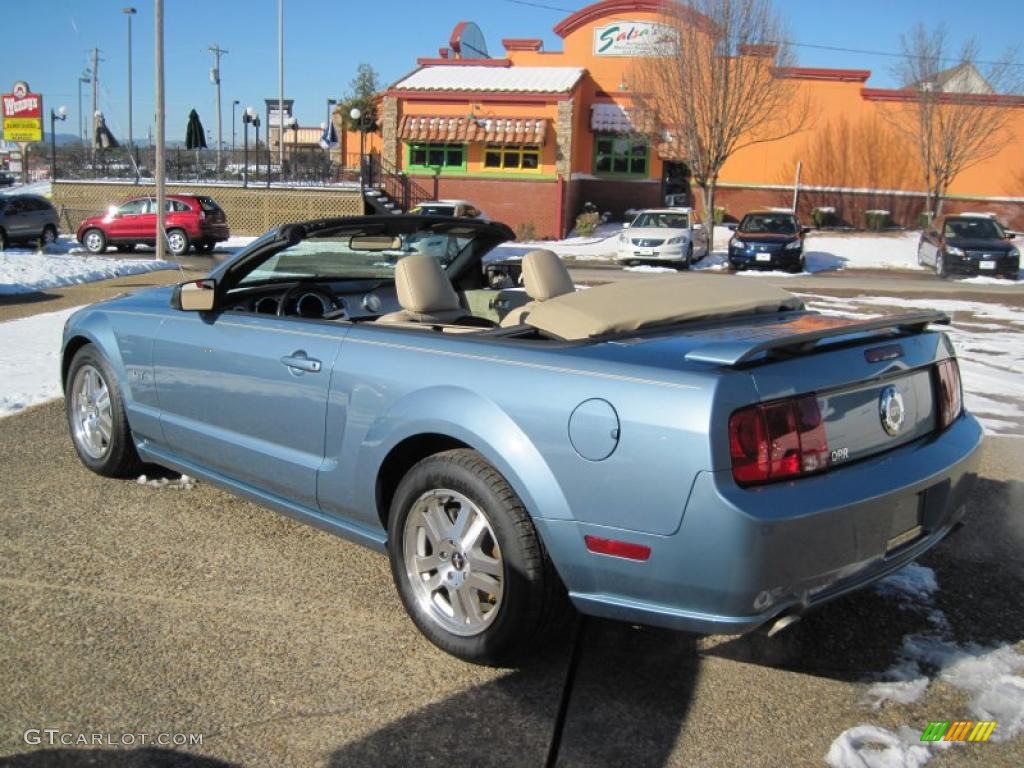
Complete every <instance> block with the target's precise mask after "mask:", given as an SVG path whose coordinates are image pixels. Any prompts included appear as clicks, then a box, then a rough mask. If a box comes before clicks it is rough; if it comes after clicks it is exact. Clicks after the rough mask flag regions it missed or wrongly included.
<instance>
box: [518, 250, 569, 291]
mask: <svg viewBox="0 0 1024 768" xmlns="http://www.w3.org/2000/svg"><path fill="white" fill-rule="evenodd" d="M523 285H524V286H525V287H526V294H527V295H528V296H529V297H530V298H531V299H533V300H534V301H547V300H548V299H553V298H554V297H555V296H561V295H562V294H564V293H572V292H573V291H575V290H576V286H575V285H573V282H572V278H571V277H569V270H567V269H566V268H565V264H563V263H562V260H561V259H560V258H558V255H557V254H556V253H555V252H554V251H547V250H544V249H543V248H538V249H536V250H533V251H530V252H529V253H528V254H526V255H525V256H524V257H523Z"/></svg>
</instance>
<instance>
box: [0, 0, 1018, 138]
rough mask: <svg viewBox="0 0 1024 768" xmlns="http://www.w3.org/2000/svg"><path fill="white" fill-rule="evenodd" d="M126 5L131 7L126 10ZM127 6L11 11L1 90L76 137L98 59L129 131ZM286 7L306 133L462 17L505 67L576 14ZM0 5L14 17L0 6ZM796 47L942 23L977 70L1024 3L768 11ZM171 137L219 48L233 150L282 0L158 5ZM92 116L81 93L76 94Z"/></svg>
mask: <svg viewBox="0 0 1024 768" xmlns="http://www.w3.org/2000/svg"><path fill="white" fill-rule="evenodd" d="M128 2H131V0H128ZM128 2H125V0H119V1H117V2H111V1H110V0H35V1H34V2H19V3H16V5H17V11H16V13H12V11H13V10H14V9H13V7H12V8H11V9H10V10H8V11H7V13H6V14H4V15H5V16H6V19H5V21H10V20H11V19H12V16H17V20H18V25H19V28H20V29H21V30H24V32H21V33H18V32H13V33H12V30H11V29H10V28H9V27H8V25H7V24H4V26H5V27H7V29H5V33H4V42H3V44H2V45H0V88H2V89H3V90H4V91H6V90H7V89H8V88H10V85H11V84H12V83H13V82H14V81H15V80H17V79H23V80H27V81H28V82H29V84H30V85H31V86H32V88H33V90H35V91H39V92H42V93H43V95H44V98H45V104H46V106H47V107H53V106H58V105H59V104H66V105H67V107H68V109H69V111H70V115H69V120H68V122H67V123H66V124H65V126H63V127H61V128H58V131H60V132H67V133H74V132H75V130H76V128H77V101H78V97H77V86H76V82H75V79H76V76H77V75H78V74H79V73H80V72H81V70H82V69H83V68H84V67H85V66H86V65H87V63H88V57H89V50H90V49H91V48H92V47H93V46H97V47H99V48H100V49H101V57H102V59H103V61H101V63H100V96H99V104H100V108H101V109H102V110H103V111H104V113H105V114H106V116H107V123H108V125H109V126H110V127H111V128H112V130H113V131H114V133H115V135H116V136H118V138H123V137H124V136H125V135H126V133H127V52H126V48H127V45H126V41H127V21H126V17H125V16H124V15H123V14H122V13H121V9H122V8H123V7H124V6H125V5H127V4H128ZM530 2H535V5H531V4H529V3H518V2H512V1H511V0H477V2H472V3H471V2H465V1H464V0H376V1H375V2H374V1H371V2H357V1H356V0H331V1H330V2H324V1H323V0H285V57H286V61H285V97H286V98H293V99H295V114H296V116H297V117H298V119H299V121H300V123H302V124H303V125H315V124H318V123H319V122H320V121H322V120H323V119H325V113H326V99H327V98H328V97H337V96H339V95H340V94H341V93H342V92H343V91H345V90H346V89H347V87H348V83H349V81H350V80H351V78H352V75H353V73H354V70H355V68H356V65H357V64H359V63H360V62H362V61H366V62H370V63H371V64H373V66H374V67H375V68H376V69H377V71H378V72H380V74H381V76H382V79H383V80H384V81H385V82H388V81H391V80H394V79H396V78H398V77H400V76H402V75H403V74H405V73H406V72H408V71H410V70H411V69H413V68H414V67H415V65H416V58H417V57H418V56H433V55H436V53H437V49H438V47H439V46H442V45H445V44H446V43H447V40H448V37H449V35H450V33H451V30H452V27H453V26H454V25H455V24H456V22H458V21H459V20H461V19H469V20H473V21H476V22H477V23H479V24H480V26H481V27H482V29H483V32H484V35H485V36H486V39H487V42H488V44H489V46H490V49H491V53H492V55H493V54H498V55H500V54H501V52H502V48H501V44H500V41H501V38H502V37H541V38H543V39H544V43H545V48H546V49H548V50H558V49H559V48H560V47H561V45H560V43H561V40H560V39H559V38H558V37H557V36H556V35H555V34H554V33H553V32H552V31H551V28H552V27H553V26H554V25H555V24H556V23H558V22H559V21H560V20H561V19H562V18H563V17H564V16H565V15H567V14H566V13H565V12H563V11H561V10H552V9H550V8H543V7H536V6H538V5H539V6H551V7H553V8H565V9H576V8H580V7H583V5H585V4H586V3H582V2H578V1H575V0H530ZM4 3H5V5H7V4H10V5H11V6H13V5H15V3H13V2H12V0H4ZM776 3H777V6H778V7H779V8H780V10H781V11H782V12H783V14H784V15H785V16H786V18H787V20H788V23H789V26H790V29H791V30H792V35H793V39H794V41H796V42H798V43H801V44H805V45H808V46H810V45H820V46H831V47H836V48H856V49H864V50H870V51H881V52H896V51H898V50H899V35H900V32H901V31H903V30H905V29H908V28H909V27H911V26H912V25H913V24H914V23H916V22H917V21H918V20H919V19H925V20H926V21H928V22H936V21H944V22H945V23H946V24H947V26H948V27H949V29H950V31H951V32H952V34H953V36H954V38H956V39H957V40H958V41H959V40H960V39H961V38H962V37H967V36H970V35H974V36H976V37H977V38H978V39H979V40H980V41H981V43H982V53H983V56H984V57H985V58H998V57H999V56H1000V55H1001V54H1002V53H1003V52H1004V51H1005V50H1006V49H1007V47H1009V46H1016V45H1018V44H1020V43H1021V42H1022V41H1024V3H1022V2H1021V0H973V2H970V3H965V2H963V0H929V1H928V2H922V1H921V0H858V2H850V1H849V0H844V1H843V2H838V1H836V0H819V2H809V0H776ZM135 5H136V7H137V8H138V14H137V15H136V16H135V17H134V21H133V47H134V54H133V58H134V124H135V135H136V137H137V138H141V139H143V140H144V139H145V136H146V129H147V126H148V125H151V123H152V114H153V106H154V101H153V3H152V0H135ZM164 5H165V17H166V19H165V23H166V26H165V48H166V52H165V56H166V88H167V110H168V120H167V131H168V134H169V138H171V139H175V138H177V137H178V134H181V138H183V137H184V133H185V122H186V118H187V115H188V111H189V109H191V108H192V107H195V108H196V109H197V110H198V111H199V114H200V116H201V118H202V120H203V123H204V125H205V126H206V128H207V129H208V130H210V131H213V130H214V127H215V124H216V117H215V114H216V113H215V107H214V103H215V98H214V87H213V86H212V85H211V84H210V81H209V75H208V71H209V68H210V66H211V63H212V57H211V55H210V54H209V53H205V52H204V51H206V50H207V49H208V48H209V46H210V45H211V44H212V43H218V44H219V45H220V46H221V47H223V48H226V49H228V50H229V51H230V53H229V54H228V55H226V56H224V57H223V60H222V64H221V73H222V104H223V110H224V139H225V141H226V142H228V141H230V136H231V134H230V126H229V123H230V119H231V101H232V100H233V99H239V100H240V101H241V102H242V106H244V105H246V104H253V105H254V106H258V107H262V104H263V99H264V98H266V97H272V96H276V94H277V0H165V3H164ZM796 52H797V56H798V58H799V63H800V64H801V65H802V66H821V67H850V68H862V69H870V70H872V71H873V74H872V77H871V80H870V81H869V85H872V86H878V87H887V86H892V85H893V84H894V83H893V79H892V76H891V74H890V70H891V67H892V62H893V59H891V58H888V57H885V56H877V55H869V54H861V53H846V52H840V51H831V50H821V49H818V48H813V47H797V48H796ZM83 105H84V109H85V111H86V114H88V109H89V88H88V86H83Z"/></svg>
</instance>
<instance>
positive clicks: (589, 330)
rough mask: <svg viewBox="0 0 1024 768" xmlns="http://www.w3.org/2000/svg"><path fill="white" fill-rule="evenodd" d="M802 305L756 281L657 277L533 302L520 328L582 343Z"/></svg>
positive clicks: (783, 293) (702, 277)
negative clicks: (676, 324) (599, 338)
mask: <svg viewBox="0 0 1024 768" xmlns="http://www.w3.org/2000/svg"><path fill="white" fill-rule="evenodd" d="M803 306H804V304H803V301H801V300H800V299H799V298H797V297H796V296H794V295H793V294H791V293H789V292H788V291H784V290H782V289H781V288H775V287H773V286H771V285H765V284H764V283H763V282H762V281H761V280H756V279H742V278H732V279H730V278H727V277H717V276H714V275H693V274H688V275H659V276H657V277H654V276H652V277H643V278H639V279H636V280H622V281H620V282H615V283H608V284H607V285H600V286H598V287H596V288H590V289H588V290H585V291H576V292H575V293H567V294H564V295H562V296H556V297H554V298H552V299H548V300H547V301H543V302H540V303H538V304H537V305H536V306H535V307H534V308H533V309H532V310H531V311H530V313H529V314H528V315H527V316H526V318H525V323H526V324H527V325H529V326H530V327H532V328H536V329H537V330H538V331H543V332H544V333H548V334H551V335H552V336H557V337H559V338H562V339H587V338H593V337H595V336H605V335H608V334H613V333H628V332H630V331H638V330H642V329H644V328H651V327H654V326H663V325H669V324H672V323H680V322H684V321H692V320H703V319H713V318H716V317H728V316H730V315H747V314H753V313H758V312H778V311H779V310H783V309H803Z"/></svg>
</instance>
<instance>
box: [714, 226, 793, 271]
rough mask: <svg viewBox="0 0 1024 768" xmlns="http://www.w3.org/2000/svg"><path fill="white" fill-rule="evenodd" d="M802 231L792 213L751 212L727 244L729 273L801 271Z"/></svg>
mask: <svg viewBox="0 0 1024 768" xmlns="http://www.w3.org/2000/svg"><path fill="white" fill-rule="evenodd" d="M810 231H811V230H810V229H809V228H808V227H803V226H801V225H800V222H799V221H798V220H797V218H796V216H795V215H794V214H793V212H792V211H752V212H751V213H748V214H747V215H746V216H744V217H743V218H742V219H741V220H740V223H739V225H738V226H737V227H736V234H734V235H733V236H732V238H730V240H729V255H728V259H729V269H734V270H738V269H785V270H787V271H789V272H803V271H804V235H806V234H807V233H808V232H810Z"/></svg>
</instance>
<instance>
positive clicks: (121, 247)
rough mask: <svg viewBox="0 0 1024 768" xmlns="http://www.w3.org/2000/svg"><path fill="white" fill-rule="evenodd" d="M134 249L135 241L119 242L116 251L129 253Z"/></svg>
mask: <svg viewBox="0 0 1024 768" xmlns="http://www.w3.org/2000/svg"><path fill="white" fill-rule="evenodd" d="M134 250H135V243H120V244H118V245H117V252H118V253H131V252H132V251H134Z"/></svg>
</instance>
